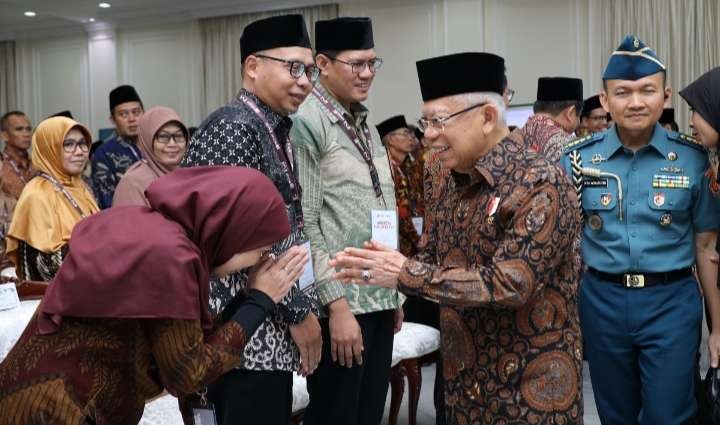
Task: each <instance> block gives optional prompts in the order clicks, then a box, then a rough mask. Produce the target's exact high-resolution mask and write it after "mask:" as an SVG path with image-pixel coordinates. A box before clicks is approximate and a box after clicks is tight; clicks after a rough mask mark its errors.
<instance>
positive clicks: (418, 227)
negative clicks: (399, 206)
mask: <svg viewBox="0 0 720 425" xmlns="http://www.w3.org/2000/svg"><path fill="white" fill-rule="evenodd" d="M412 223H413V226H414V227H415V231H416V232H417V234H418V235H422V232H423V218H422V217H413V218H412Z"/></svg>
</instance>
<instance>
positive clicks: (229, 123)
mask: <svg viewBox="0 0 720 425" xmlns="http://www.w3.org/2000/svg"><path fill="white" fill-rule="evenodd" d="M241 94H244V95H245V96H247V97H248V98H250V99H252V100H253V101H254V102H255V103H256V104H257V105H258V107H259V108H260V110H261V111H262V112H263V113H264V114H265V117H266V118H267V120H268V123H269V124H270V126H272V127H273V128H274V130H275V135H276V137H277V140H278V141H279V142H280V143H281V144H282V145H283V148H284V147H285V146H284V145H285V143H286V141H287V140H288V134H289V132H290V127H291V126H292V121H291V120H290V119H289V118H287V117H283V116H281V115H279V114H277V113H275V112H274V111H273V110H272V109H270V107H268V106H267V105H266V104H265V103H263V102H262V101H261V100H260V99H259V98H257V97H256V96H255V95H253V94H252V93H250V92H248V91H246V90H242V91H241ZM293 156H294V155H293ZM280 161H281V160H280V158H279V156H278V155H277V153H276V150H275V147H274V145H273V141H272V139H271V138H270V135H269V134H268V132H267V129H266V127H265V125H264V124H263V122H262V121H261V120H260V118H258V116H257V115H255V113H254V112H253V111H252V110H251V109H250V108H248V107H247V106H246V105H245V104H244V103H243V102H242V101H241V100H240V99H239V97H238V98H235V99H234V100H232V101H231V102H230V103H229V104H227V105H225V106H223V107H222V108H220V109H218V110H216V111H215V112H213V113H212V114H210V116H209V117H208V118H207V119H206V120H205V121H204V122H203V123H202V124H201V125H200V127H199V128H198V129H197V131H196V132H195V135H194V136H193V138H192V139H191V140H190V145H189V146H188V150H187V153H186V154H185V158H184V159H183V162H182V165H181V166H183V167H192V166H203V165H230V166H240V167H250V168H255V169H257V170H259V171H261V172H262V173H263V174H265V175H266V176H268V177H269V178H270V180H272V181H273V183H275V187H277V189H278V191H279V192H280V193H281V194H282V196H283V199H284V200H285V207H286V209H287V212H288V217H289V219H290V225H291V227H292V233H291V234H290V236H289V237H288V238H287V239H285V240H284V241H282V242H280V243H278V244H276V245H275V246H273V251H274V252H275V254H276V255H280V254H281V253H283V252H285V251H286V250H287V249H288V248H290V247H291V246H293V245H299V244H301V243H303V242H304V241H305V238H304V235H303V233H302V229H300V228H299V227H298V225H297V222H296V217H297V215H298V213H300V208H301V207H300V206H299V205H297V203H293V202H292V192H291V190H290V185H289V183H288V180H287V177H286V175H285V172H284V171H283V168H282V165H281V164H282V163H281V162H280ZM293 166H294V164H293ZM294 168H297V167H294ZM246 281H247V271H241V272H239V273H235V274H233V275H230V276H228V277H227V278H223V279H212V280H211V282H210V288H211V293H210V306H209V307H210V311H211V312H212V313H213V314H215V315H220V313H222V312H223V311H224V310H225V309H226V307H228V305H229V304H230V303H231V301H232V300H233V298H234V297H235V296H236V295H237V294H241V295H240V296H241V297H242V291H243V288H244V287H245V283H246ZM313 299H314V294H312V293H309V294H308V293H302V292H300V290H299V289H298V287H297V285H296V286H295V287H294V288H293V289H292V290H291V291H290V293H289V294H288V295H287V296H286V297H285V299H283V301H282V302H281V303H280V305H279V306H278V309H277V312H276V313H275V314H274V315H271V316H269V317H268V318H267V319H266V320H265V323H263V324H262V325H261V326H260V327H259V328H258V330H257V331H256V332H255V334H253V336H252V338H251V339H250V341H248V343H247V345H246V346H245V354H244V361H243V365H242V367H243V368H244V369H250V370H285V371H292V370H297V369H298V368H299V366H300V354H299V351H298V349H297V346H296V345H295V343H294V342H293V340H292V338H291V336H290V332H289V329H288V326H289V325H293V324H298V323H300V322H302V321H303V320H305V318H306V317H307V315H308V314H311V313H312V311H313V310H314V309H315V306H314V303H313ZM230 309H232V304H231V305H230ZM230 315H231V314H230ZM222 316H226V314H223V315H222Z"/></svg>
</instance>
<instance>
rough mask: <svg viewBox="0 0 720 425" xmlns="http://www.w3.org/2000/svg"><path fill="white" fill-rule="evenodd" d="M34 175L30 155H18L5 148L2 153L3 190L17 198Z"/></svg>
mask: <svg viewBox="0 0 720 425" xmlns="http://www.w3.org/2000/svg"><path fill="white" fill-rule="evenodd" d="M32 177H33V168H32V165H31V164H30V158H28V155H27V154H25V155H24V156H18V155H16V154H15V153H14V152H13V151H12V150H10V149H8V148H5V151H4V152H3V154H2V191H3V192H5V193H6V194H7V195H10V196H11V197H13V198H14V199H15V200H17V199H18V198H19V197H20V193H21V192H22V190H23V188H24V187H25V184H27V182H29V181H30V179H31V178H32Z"/></svg>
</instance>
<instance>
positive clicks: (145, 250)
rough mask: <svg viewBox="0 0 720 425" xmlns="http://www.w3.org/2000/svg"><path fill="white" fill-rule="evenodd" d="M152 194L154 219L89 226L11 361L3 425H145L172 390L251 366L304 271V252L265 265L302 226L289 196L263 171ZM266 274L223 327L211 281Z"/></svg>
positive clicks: (183, 182) (120, 217) (113, 217)
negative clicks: (261, 330)
mask: <svg viewBox="0 0 720 425" xmlns="http://www.w3.org/2000/svg"><path fill="white" fill-rule="evenodd" d="M147 197H148V202H149V203H150V208H146V207H140V206H125V207H117V208H111V209H107V210H105V211H103V212H102V213H99V214H96V215H94V216H92V217H89V218H87V219H85V220H83V221H82V222H81V223H79V224H78V225H77V226H76V227H75V230H74V231H73V234H72V238H71V239H70V243H69V253H68V256H67V258H66V259H65V262H64V263H63V265H62V267H61V268H60V271H59V272H58V274H57V276H56V277H55V279H54V280H53V281H52V282H51V283H50V286H49V288H48V291H47V293H46V294H45V298H44V299H43V301H42V303H41V304H40V306H39V307H38V310H37V311H36V313H35V315H34V316H33V318H32V319H31V321H30V323H29V324H28V326H27V328H26V329H25V331H24V332H23V334H22V336H21V337H20V340H19V341H18V342H17V344H16V345H15V346H14V347H13V349H12V350H11V351H10V353H9V354H8V356H7V358H6V359H5V361H4V362H2V363H0V412H3V414H2V415H0V425H29V424H40V423H43V424H45V423H47V424H54V425H58V424H60V425H64V424H83V425H84V424H90V423H92V424H97V425H101V424H112V425H126V424H137V423H138V421H139V420H140V418H141V416H142V413H143V407H144V405H145V402H146V400H149V399H151V398H153V397H155V396H157V395H159V394H161V392H162V391H163V389H166V390H167V391H168V392H170V393H171V394H173V395H175V396H178V397H183V396H184V395H188V394H194V393H196V392H202V391H203V388H205V386H206V385H207V384H208V383H209V382H211V381H212V380H214V379H216V378H217V377H219V376H220V375H221V374H223V373H225V372H227V371H228V370H230V369H232V368H234V367H236V366H237V365H238V364H240V361H241V357H242V353H243V348H244V346H245V343H246V341H247V339H248V338H249V337H250V336H251V335H252V334H253V332H255V330H256V328H257V327H258V326H259V325H260V324H261V323H262V322H263V321H264V320H265V317H266V316H267V315H268V314H271V313H272V312H273V311H274V309H275V304H276V303H277V302H278V301H280V300H281V299H282V298H283V296H285V294H286V293H287V292H288V291H289V290H290V288H291V286H292V285H293V284H294V282H295V280H296V279H298V278H299V277H300V275H301V274H302V271H303V268H304V266H305V263H306V262H307V259H308V258H307V251H306V250H305V249H303V248H301V247H294V248H292V249H290V250H289V251H287V252H286V253H285V254H284V255H283V256H282V257H280V258H279V259H277V260H275V259H273V258H271V257H269V256H267V255H263V252H265V251H266V250H268V249H269V248H270V246H271V245H272V244H273V243H275V242H277V241H279V240H282V239H284V238H286V237H287V236H288V235H289V234H290V226H289V224H288V218H287V213H286V210H285V206H284V203H283V200H282V198H281V196H280V194H279V193H278V191H277V190H276V189H275V186H274V185H273V183H272V182H271V181H270V180H268V179H267V177H265V176H264V175H262V174H261V173H259V172H257V171H255V170H250V169H247V168H239V167H197V168H186V169H180V170H177V171H175V172H174V173H171V174H169V175H167V176H163V177H161V178H159V179H158V180H157V181H156V182H155V183H153V184H152V185H151V186H150V187H149V188H148V190H147ZM256 264H257V265H256ZM253 265H256V266H255V267H254V268H253V272H252V273H251V277H250V278H249V281H248V288H249V289H248V290H247V291H246V292H244V293H243V294H242V295H239V296H238V297H240V298H238V301H239V302H237V303H235V308H234V310H233V312H232V313H230V320H229V321H228V322H226V323H225V324H223V325H222V326H220V327H214V326H213V323H212V321H211V319H210V316H209V313H208V309H207V304H208V294H209V291H210V288H209V279H210V275H216V276H223V275H226V274H229V273H232V272H235V271H237V270H239V269H243V268H246V267H251V266H253Z"/></svg>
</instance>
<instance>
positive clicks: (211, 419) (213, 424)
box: [192, 403, 217, 425]
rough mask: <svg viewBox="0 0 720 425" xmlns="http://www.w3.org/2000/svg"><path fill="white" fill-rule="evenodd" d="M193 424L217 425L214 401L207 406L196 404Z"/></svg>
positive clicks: (193, 409)
mask: <svg viewBox="0 0 720 425" xmlns="http://www.w3.org/2000/svg"><path fill="white" fill-rule="evenodd" d="M192 414H193V425H217V421H216V420H215V408H214V407H213V405H212V403H208V404H207V406H204V407H200V406H195V407H193V408H192Z"/></svg>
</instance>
